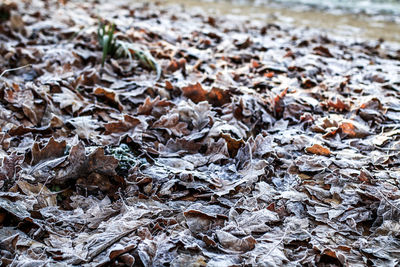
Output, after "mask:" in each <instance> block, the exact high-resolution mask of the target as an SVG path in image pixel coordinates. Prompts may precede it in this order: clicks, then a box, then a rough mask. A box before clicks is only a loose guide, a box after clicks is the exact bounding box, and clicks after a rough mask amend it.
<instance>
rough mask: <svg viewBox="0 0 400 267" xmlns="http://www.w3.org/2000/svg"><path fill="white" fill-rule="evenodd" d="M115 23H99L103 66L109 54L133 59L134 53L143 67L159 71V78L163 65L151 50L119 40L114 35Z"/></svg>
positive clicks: (98, 36)
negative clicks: (161, 65)
mask: <svg viewBox="0 0 400 267" xmlns="http://www.w3.org/2000/svg"><path fill="white" fill-rule="evenodd" d="M114 32H115V24H114V23H113V24H111V25H107V26H106V25H104V24H103V23H102V22H100V24H99V28H98V30H97V38H98V41H99V44H100V46H101V47H102V49H103V56H102V59H101V66H102V67H104V62H105V60H106V58H107V56H111V57H114V58H121V57H125V58H129V60H130V61H132V60H133V58H132V54H133V55H134V56H135V58H136V59H138V60H139V62H140V63H141V64H142V66H143V67H145V68H147V69H150V70H154V71H156V73H157V79H156V80H158V79H159V78H160V76H161V67H160V65H159V64H158V63H157V61H156V60H155V58H154V57H153V56H152V55H151V54H150V52H148V51H146V50H144V49H141V48H139V47H138V46H137V45H135V44H133V43H129V42H126V41H122V40H117V39H116V38H115V35H114Z"/></svg>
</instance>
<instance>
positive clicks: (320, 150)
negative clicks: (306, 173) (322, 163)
mask: <svg viewBox="0 0 400 267" xmlns="http://www.w3.org/2000/svg"><path fill="white" fill-rule="evenodd" d="M306 151H307V152H308V153H311V154H315V155H321V156H329V155H330V154H331V151H330V150H329V148H326V147H323V146H321V145H318V144H314V145H313V146H311V147H307V148H306Z"/></svg>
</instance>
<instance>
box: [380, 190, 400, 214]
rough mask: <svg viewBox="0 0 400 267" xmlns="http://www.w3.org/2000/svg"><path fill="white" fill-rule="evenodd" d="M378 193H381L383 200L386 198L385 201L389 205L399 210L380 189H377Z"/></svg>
mask: <svg viewBox="0 0 400 267" xmlns="http://www.w3.org/2000/svg"><path fill="white" fill-rule="evenodd" d="M378 192H379V193H381V195H382V197H383V199H384V200H386V202H387V203H389V205H390V206H392V207H393V208H395V209H396V210H398V211H400V208H399V207H397V206H395V205H394V204H393V203H392V202H390V201H389V199H387V197H386V196H385V195H384V194H383V193H382V191H381V190H378Z"/></svg>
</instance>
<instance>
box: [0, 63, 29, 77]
mask: <svg viewBox="0 0 400 267" xmlns="http://www.w3.org/2000/svg"><path fill="white" fill-rule="evenodd" d="M30 66H32V65H31V64H28V65H25V66H22V67H18V68H13V69H7V70H5V71H3V72H2V73H1V74H0V78H1V77H3V75H4V74H6V73H7V72H10V71H15V70H20V69H23V68H26V67H30Z"/></svg>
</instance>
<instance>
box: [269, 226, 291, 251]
mask: <svg viewBox="0 0 400 267" xmlns="http://www.w3.org/2000/svg"><path fill="white" fill-rule="evenodd" d="M287 230H288V229H287V227H286V229H285V232H284V233H283V236H282V238H281V239H280V240H279V242H278V243H276V244H275V245H274V247H273V248H271V249H270V250H269V251H268V253H267V254H266V257H268V256H269V254H271V252H272V251H274V250H275V249H276V248H277V247H278V246H279V245H280V244H281V243H282V241H283V239H285V237H286V234H287Z"/></svg>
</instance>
